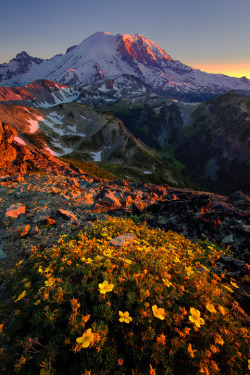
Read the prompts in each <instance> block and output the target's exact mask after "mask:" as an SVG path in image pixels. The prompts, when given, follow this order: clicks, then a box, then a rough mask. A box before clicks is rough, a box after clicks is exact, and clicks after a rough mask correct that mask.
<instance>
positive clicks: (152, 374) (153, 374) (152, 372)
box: [149, 365, 156, 375]
mask: <svg viewBox="0 0 250 375" xmlns="http://www.w3.org/2000/svg"><path fill="white" fill-rule="evenodd" d="M149 375H156V371H155V369H153V367H152V366H151V365H150V370H149Z"/></svg>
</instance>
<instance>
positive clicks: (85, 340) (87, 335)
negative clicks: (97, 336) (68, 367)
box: [76, 328, 94, 348]
mask: <svg viewBox="0 0 250 375" xmlns="http://www.w3.org/2000/svg"><path fill="white" fill-rule="evenodd" d="M93 340H94V335H93V333H92V329H91V328H89V329H87V330H86V331H85V332H84V334H83V335H82V336H81V337H77V339H76V342H77V343H78V344H82V347H83V348H88V347H89V345H90V344H91V342H92V341H93Z"/></svg>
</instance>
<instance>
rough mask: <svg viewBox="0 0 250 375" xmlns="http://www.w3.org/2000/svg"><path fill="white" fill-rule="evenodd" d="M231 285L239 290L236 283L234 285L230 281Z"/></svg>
mask: <svg viewBox="0 0 250 375" xmlns="http://www.w3.org/2000/svg"><path fill="white" fill-rule="evenodd" d="M230 283H231V285H233V286H234V287H235V288H239V287H238V285H237V284H236V283H234V282H233V281H230Z"/></svg>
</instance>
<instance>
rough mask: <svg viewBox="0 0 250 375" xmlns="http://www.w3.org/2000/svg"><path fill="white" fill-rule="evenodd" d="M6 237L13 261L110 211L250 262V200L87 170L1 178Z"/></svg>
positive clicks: (1, 232)
mask: <svg viewBox="0 0 250 375" xmlns="http://www.w3.org/2000/svg"><path fill="white" fill-rule="evenodd" d="M0 206H1V222H0V225H1V227H0V240H1V249H2V258H4V253H5V254H6V256H7V257H6V259H5V260H4V259H3V261H2V262H9V261H11V259H12V258H16V256H17V255H23V253H25V252H28V251H29V249H30V247H31V246H33V245H38V244H39V245H40V246H44V247H48V246H51V245H52V244H53V243H55V242H56V241H57V240H58V238H59V236H60V235H62V234H71V233H73V232H75V231H79V230H80V229H83V228H84V227H85V226H86V225H90V224H89V223H90V222H91V221H94V220H96V218H98V217H102V218H103V217H105V215H106V214H112V215H116V216H124V215H128V216H130V215H135V214H136V215H138V216H140V215H144V216H142V217H144V218H145V219H146V220H147V222H148V224H149V225H150V226H152V227H159V228H162V229H164V230H172V231H175V232H178V233H182V234H184V235H185V236H186V237H188V238H190V239H191V240H197V239H202V240H205V239H209V240H211V241H214V242H216V243H218V244H220V243H222V244H223V245H224V246H225V247H228V246H230V248H231V250H232V251H233V253H234V256H236V257H237V258H238V259H242V260H245V261H247V262H249V261H250V254H249V248H250V246H249V245H250V244H249V242H250V236H249V233H250V225H249V224H250V223H249V212H250V199H249V197H248V196H246V195H244V194H243V193H241V192H236V193H234V194H232V195H231V196H229V197H224V196H220V195H216V194H211V193H206V192H196V191H193V190H190V189H177V188H171V187H167V186H156V185H152V184H140V183H128V182H127V181H124V180H115V181H108V180H103V179H98V178H90V177H88V176H87V175H84V174H78V175H75V177H72V176H65V175H52V174H44V175H35V174H34V175H29V176H28V175H26V176H22V177H20V176H19V178H16V177H8V176H5V177H2V178H1V179H0Z"/></svg>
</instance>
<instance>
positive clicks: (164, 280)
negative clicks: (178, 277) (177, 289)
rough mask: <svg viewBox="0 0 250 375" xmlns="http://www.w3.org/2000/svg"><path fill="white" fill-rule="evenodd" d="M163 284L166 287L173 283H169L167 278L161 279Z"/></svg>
mask: <svg viewBox="0 0 250 375" xmlns="http://www.w3.org/2000/svg"><path fill="white" fill-rule="evenodd" d="M162 281H163V283H164V285H166V286H167V287H168V288H169V287H170V286H171V285H173V283H171V281H169V280H168V279H162Z"/></svg>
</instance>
